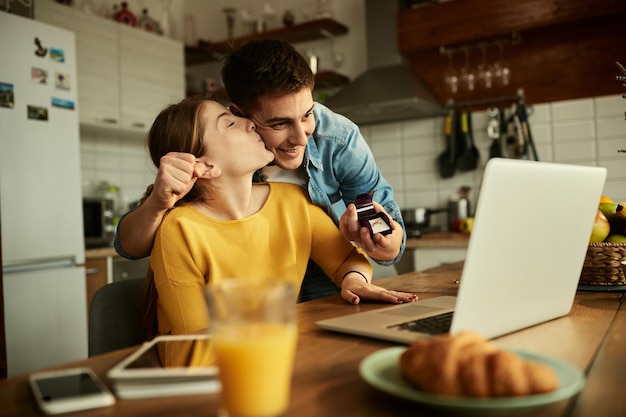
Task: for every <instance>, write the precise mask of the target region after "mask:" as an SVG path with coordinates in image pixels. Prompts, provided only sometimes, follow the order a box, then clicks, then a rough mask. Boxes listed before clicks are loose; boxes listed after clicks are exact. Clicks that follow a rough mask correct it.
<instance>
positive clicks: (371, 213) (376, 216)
mask: <svg viewBox="0 0 626 417" xmlns="http://www.w3.org/2000/svg"><path fill="white" fill-rule="evenodd" d="M373 196H374V191H370V192H368V193H364V194H359V195H358V196H357V197H356V199H355V200H354V205H355V206H356V212H357V215H358V217H359V224H360V225H361V226H362V227H367V229H368V230H369V231H370V235H372V236H373V235H374V233H380V234H381V235H388V234H389V233H391V222H390V221H389V217H388V216H387V215H386V214H385V213H382V212H378V213H377V212H376V210H374V204H373V203H372V197H373Z"/></svg>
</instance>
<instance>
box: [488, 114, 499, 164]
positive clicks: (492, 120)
mask: <svg viewBox="0 0 626 417" xmlns="http://www.w3.org/2000/svg"><path fill="white" fill-rule="evenodd" d="M488 113H489V123H488V124H487V136H488V137H490V138H491V146H490V147H489V159H491V158H500V157H502V147H501V146H500V109H498V108H497V107H494V108H491V109H488Z"/></svg>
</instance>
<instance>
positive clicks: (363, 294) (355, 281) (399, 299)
mask: <svg viewBox="0 0 626 417" xmlns="http://www.w3.org/2000/svg"><path fill="white" fill-rule="evenodd" d="M341 298H343V299H344V300H345V301H346V302H348V303H350V304H355V305H356V304H359V303H360V302H361V300H375V301H382V302H385V303H390V304H403V303H412V302H414V301H417V295H415V294H411V293H406V292H401V291H392V290H387V289H385V288H383V287H379V286H378V285H374V284H370V283H369V282H365V280H364V279H363V277H362V276H360V275H358V274H350V275H348V276H346V277H345V278H344V280H343V282H342V283H341Z"/></svg>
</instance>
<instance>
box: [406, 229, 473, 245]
mask: <svg viewBox="0 0 626 417" xmlns="http://www.w3.org/2000/svg"><path fill="white" fill-rule="evenodd" d="M468 243H469V235H468V234H464V233H455V232H441V233H425V234H423V235H422V236H421V237H420V238H417V239H407V241H406V248H407V249H418V248H466V247H467V244H468Z"/></svg>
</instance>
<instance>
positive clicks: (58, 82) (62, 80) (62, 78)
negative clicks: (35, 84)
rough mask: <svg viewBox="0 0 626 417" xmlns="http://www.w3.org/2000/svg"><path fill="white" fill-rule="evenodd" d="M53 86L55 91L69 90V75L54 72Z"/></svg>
mask: <svg viewBox="0 0 626 417" xmlns="http://www.w3.org/2000/svg"><path fill="white" fill-rule="evenodd" d="M54 86H55V87H56V88H57V90H64V91H69V90H70V74H67V73H64V72H55V73H54Z"/></svg>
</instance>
